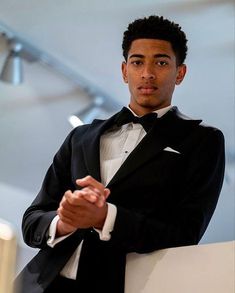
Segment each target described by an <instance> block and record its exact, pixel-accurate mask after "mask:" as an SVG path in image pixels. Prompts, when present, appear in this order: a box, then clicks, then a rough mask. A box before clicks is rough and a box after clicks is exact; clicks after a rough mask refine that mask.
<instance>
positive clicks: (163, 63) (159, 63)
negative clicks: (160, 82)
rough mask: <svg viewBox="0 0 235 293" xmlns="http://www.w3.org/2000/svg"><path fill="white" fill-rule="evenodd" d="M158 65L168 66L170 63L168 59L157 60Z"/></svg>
mask: <svg viewBox="0 0 235 293" xmlns="http://www.w3.org/2000/svg"><path fill="white" fill-rule="evenodd" d="M157 65H159V66H161V67H162V66H166V65H168V62H166V61H157Z"/></svg>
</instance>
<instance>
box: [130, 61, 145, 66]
mask: <svg viewBox="0 0 235 293" xmlns="http://www.w3.org/2000/svg"><path fill="white" fill-rule="evenodd" d="M131 64H133V65H135V66H139V65H141V64H143V62H142V61H141V60H133V61H132V62H131Z"/></svg>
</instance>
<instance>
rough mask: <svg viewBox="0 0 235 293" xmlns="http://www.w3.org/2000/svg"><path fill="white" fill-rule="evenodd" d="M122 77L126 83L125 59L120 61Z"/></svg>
mask: <svg viewBox="0 0 235 293" xmlns="http://www.w3.org/2000/svg"><path fill="white" fill-rule="evenodd" d="M122 78H123V80H124V82H125V83H128V79H127V64H126V62H125V61H123V62H122Z"/></svg>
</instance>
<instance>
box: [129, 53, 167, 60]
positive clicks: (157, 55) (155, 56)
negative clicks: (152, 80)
mask: <svg viewBox="0 0 235 293" xmlns="http://www.w3.org/2000/svg"><path fill="white" fill-rule="evenodd" d="M144 57H145V56H144V55H142V54H132V55H131V56H130V57H129V58H144ZM153 57H154V58H161V57H165V58H168V59H171V56H169V55H167V54H155V55H154V56H153Z"/></svg>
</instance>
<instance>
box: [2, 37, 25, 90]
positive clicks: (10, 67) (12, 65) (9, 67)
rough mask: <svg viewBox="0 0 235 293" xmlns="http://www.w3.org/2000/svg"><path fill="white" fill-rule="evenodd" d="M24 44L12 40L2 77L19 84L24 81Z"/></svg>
mask: <svg viewBox="0 0 235 293" xmlns="http://www.w3.org/2000/svg"><path fill="white" fill-rule="evenodd" d="M21 49H22V45H21V44H20V43H16V42H12V43H11V44H10V52H9V55H8V56H7V59H6V61H5V63H4V65H3V69H2V73H1V76H0V79H1V80H2V81H6V82H9V83H11V84H14V85H17V84H20V83H22V82H23V65H22V59H21V57H20V52H21Z"/></svg>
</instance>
